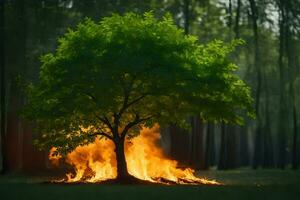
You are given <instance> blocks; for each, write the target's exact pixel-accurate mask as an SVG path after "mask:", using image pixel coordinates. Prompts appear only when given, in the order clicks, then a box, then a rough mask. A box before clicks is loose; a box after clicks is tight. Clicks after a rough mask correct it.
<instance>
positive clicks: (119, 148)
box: [114, 138, 131, 181]
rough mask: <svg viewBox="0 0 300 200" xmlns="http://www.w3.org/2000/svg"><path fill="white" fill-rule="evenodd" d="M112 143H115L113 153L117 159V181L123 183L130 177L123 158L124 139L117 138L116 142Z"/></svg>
mask: <svg viewBox="0 0 300 200" xmlns="http://www.w3.org/2000/svg"><path fill="white" fill-rule="evenodd" d="M114 143H115V153H116V159H117V179H118V180H121V181H123V180H126V179H128V178H129V177H131V176H130V175H129V173H128V169H127V163H126V158H125V151H124V143H125V139H122V138H119V139H117V140H114Z"/></svg>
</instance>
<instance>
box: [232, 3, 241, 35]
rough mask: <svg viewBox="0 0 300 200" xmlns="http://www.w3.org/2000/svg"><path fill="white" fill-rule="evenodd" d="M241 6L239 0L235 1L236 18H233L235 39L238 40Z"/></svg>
mask: <svg viewBox="0 0 300 200" xmlns="http://www.w3.org/2000/svg"><path fill="white" fill-rule="evenodd" d="M241 6H242V2H241V0H237V7H236V16H235V26H234V32H235V38H240V15H241Z"/></svg>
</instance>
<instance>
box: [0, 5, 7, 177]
mask: <svg viewBox="0 0 300 200" xmlns="http://www.w3.org/2000/svg"><path fill="white" fill-rule="evenodd" d="M4 7H5V2H4V0H1V1H0V40H1V44H0V81H1V82H0V86H1V88H0V111H1V112H0V113H1V114H0V145H1V147H0V148H1V155H0V156H1V165H2V166H1V171H0V172H1V173H5V171H6V168H7V167H6V154H5V148H4V147H5V143H4V141H5V113H6V111H5V93H6V91H5V74H6V73H5V62H4V54H5V51H4V41H5V38H4V36H5V28H4V27H5V26H4V25H5V24H4Z"/></svg>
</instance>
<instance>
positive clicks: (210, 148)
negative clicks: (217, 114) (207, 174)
mask: <svg viewBox="0 0 300 200" xmlns="http://www.w3.org/2000/svg"><path fill="white" fill-rule="evenodd" d="M213 162H214V125H213V124H211V123H207V130H206V146H205V162H204V169H209V167H210V166H211V165H212V164H213Z"/></svg>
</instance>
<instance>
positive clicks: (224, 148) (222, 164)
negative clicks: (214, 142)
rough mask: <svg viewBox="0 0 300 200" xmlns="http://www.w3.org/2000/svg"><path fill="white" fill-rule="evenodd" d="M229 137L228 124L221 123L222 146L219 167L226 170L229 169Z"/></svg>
mask: <svg viewBox="0 0 300 200" xmlns="http://www.w3.org/2000/svg"><path fill="white" fill-rule="evenodd" d="M226 144H227V139H226V125H225V124H221V148H220V159H219V164H218V169H220V170H224V169H227V166H226V160H227V145H226Z"/></svg>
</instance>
